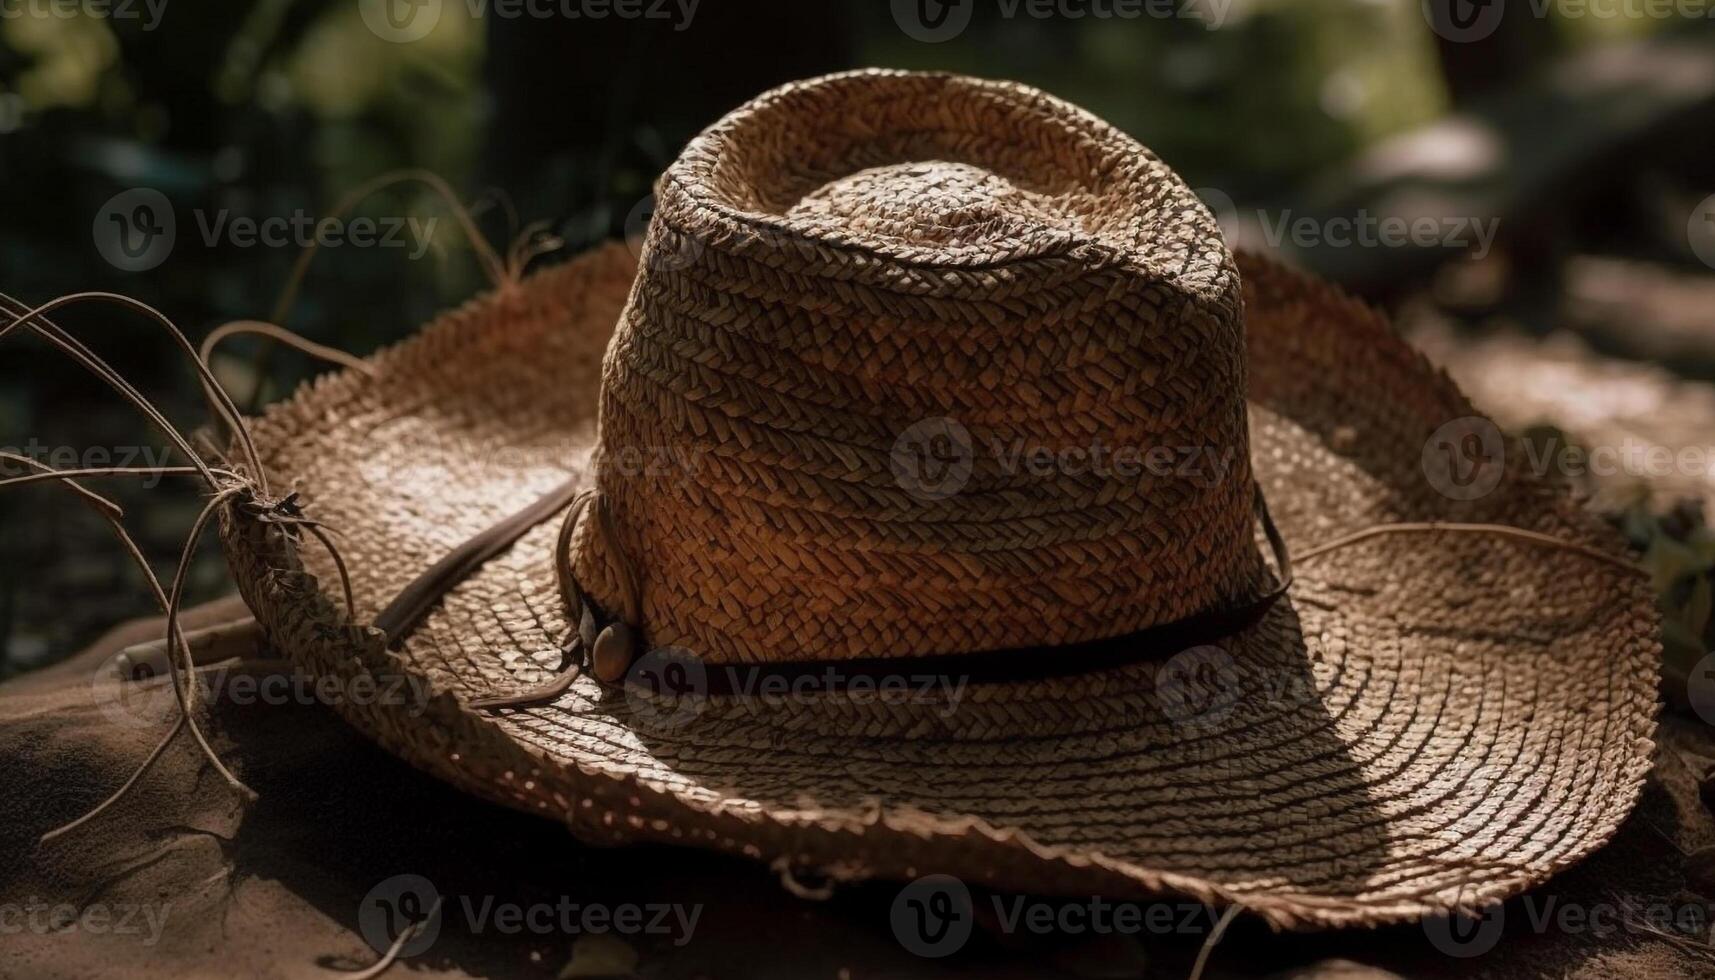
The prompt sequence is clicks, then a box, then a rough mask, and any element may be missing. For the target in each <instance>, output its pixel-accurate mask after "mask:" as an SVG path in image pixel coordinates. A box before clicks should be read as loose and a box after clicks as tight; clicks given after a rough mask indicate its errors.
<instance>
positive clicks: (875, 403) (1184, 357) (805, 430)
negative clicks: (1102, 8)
mask: <svg viewBox="0 0 1715 980" xmlns="http://www.w3.org/2000/svg"><path fill="white" fill-rule="evenodd" d="M878 82H880V83H879V84H878ZM925 161H927V162H925ZM949 161H957V162H949ZM658 187H659V191H658V194H657V203H656V209H655V214H654V217H653V218H652V220H651V222H650V226H649V234H648V238H647V240H646V242H645V247H644V250H643V266H644V268H643V273H642V275H641V276H640V277H639V279H638V282H637V285H636V287H635V289H634V290H633V292H632V295H631V302H630V304H629V305H628V307H627V309H626V314H625V317H624V319H623V320H622V322H621V325H620V329H619V334H618V336H617V338H616V339H615V341H614V343H613V345H612V347H611V348H610V351H609V354H608V359H607V364H606V366H605V369H604V382H605V383H604V385H603V388H602V399H601V420H602V447H603V451H604V454H605V457H604V461H618V464H617V465H604V466H602V468H601V480H600V485H601V488H602V492H603V497H604V499H605V500H606V501H608V502H609V506H610V507H611V508H612V511H613V513H614V515H615V517H616V518H617V523H618V526H619V534H618V537H619V541H620V543H621V544H622V546H623V547H624V548H625V550H626V552H627V553H628V554H629V555H633V556H638V557H639V558H640V559H641V560H642V561H643V563H645V564H646V565H647V567H648V575H647V576H646V583H645V585H644V588H643V590H642V597H641V599H642V601H641V606H642V617H641V618H642V622H641V624H640V625H641V626H642V627H643V631H644V633H645V635H647V636H648V637H649V638H650V640H651V642H653V643H656V644H658V645H675V646H683V647H687V648H689V649H691V650H694V651H696V652H697V653H698V654H699V655H700V656H702V657H704V658H705V659H707V660H710V661H728V660H739V661H742V660H753V659H754V660H818V659H842V658H852V657H876V656H888V655H892V654H905V655H909V654H933V653H957V652H964V651H970V650H986V649H996V648H1002V647H1013V646H1028V645H1039V644H1063V643H1067V642H1071V641H1076V640H1088V639H1093V638H1098V637H1104V636H1111V635H1114V634H1116V633H1126V632H1132V631H1135V630H1138V629H1141V628H1143V627H1147V626H1151V625H1155V624H1158V623H1162V622H1168V621H1172V620H1176V619H1180V618H1183V617H1185V616H1188V615H1191V614H1193V613H1196V612H1199V611H1202V610H1205V609H1209V608H1211V607H1214V606H1220V605H1230V604H1233V603H1235V602H1238V601H1242V600H1243V599H1244V598H1246V597H1248V596H1251V595H1254V594H1255V593H1256V592H1258V591H1260V590H1261V589H1262V588H1263V587H1264V586H1263V581H1264V580H1263V578H1262V577H1261V576H1262V568H1261V563H1260V560H1259V558H1258V556H1257V551H1256V548H1255V546H1254V542H1253V540H1252V533H1251V483H1250V473H1249V467H1248V460H1249V452H1248V447H1247V446H1246V443H1245V405H1244V389H1245V385H1244V351H1243V335H1244V329H1243V321H1242V318H1241V316H1240V310H1239V284H1238V276H1237V274H1236V273H1235V272H1234V270H1233V265H1232V260H1231V258H1230V257H1229V256H1228V254H1227V250H1226V248H1225V247H1224V246H1223V245H1222V244H1221V238H1220V234H1219V232H1218V231H1217V229H1216V227H1215V225H1214V222H1213V221H1212V219H1211V218H1210V217H1209V214H1208V212H1207V211H1206V210H1205V209H1204V208H1203V207H1202V206H1201V205H1200V204H1198V202H1197V199H1196V197H1195V196H1194V195H1193V194H1192V193H1191V191H1190V189H1189V188H1187V187H1186V186H1185V185H1184V183H1183V182H1181V181H1180V180H1179V178H1178V177H1177V176H1175V175H1174V174H1173V173H1172V172H1171V171H1170V170H1168V168H1167V167H1166V166H1165V165H1164V164H1162V163H1161V161H1159V160H1157V159H1156V158H1155V157H1154V156H1153V155H1152V154H1150V153H1149V151H1147V150H1145V149H1143V148H1142V147H1140V146H1138V145H1137V144H1136V143H1135V142H1134V141H1132V140H1131V139H1129V138H1128V137H1126V136H1125V135H1124V134H1122V133H1120V132H1118V131H1117V130H1115V129H1113V128H1112V127H1110V126H1108V125H1107V124H1106V123H1103V122H1101V121H1100V120H1098V119H1096V118H1094V117H1092V116H1090V115H1088V114H1087V113H1084V112H1082V111H1081V110H1078V109H1077V108H1075V107H1073V106H1071V105H1068V104H1066V103H1064V102H1061V101H1059V100H1057V99H1053V98H1051V97H1049V96H1046V95H1044V94H1042V93H1040V92H1035V91H1033V90H1030V89H1026V88H1023V87H1020V86H1017V85H1009V84H1005V83H997V82H985V81H978V80H976V79H969V78H949V77H943V76H933V75H891V76H886V77H885V80H884V81H883V79H882V78H879V77H878V76H876V75H873V74H854V75H844V76H836V77H834V78H831V79H818V80H815V81H811V82H805V83H800V84H796V85H789V86H786V87H784V88H782V89H779V90H777V91H775V92H772V93H769V94H768V95H766V96H763V97H762V98H760V99H757V100H756V101H755V102H752V103H751V104H749V105H747V106H745V107H744V108H742V109H740V110H738V111H737V112H734V113H733V114H731V115H730V116H728V117H727V118H726V119H725V120H723V121H722V122H721V123H719V124H718V125H716V126H715V127H713V128H711V129H710V130H709V131H708V132H706V133H704V134H703V135H702V136H701V137H699V138H698V139H696V140H695V141H693V142H692V143H691V145H690V146H689V147H688V148H687V149H686V150H685V152H684V153H683V154H682V155H681V156H680V157H679V160H678V161H677V162H676V163H675V164H674V165H673V166H672V167H671V168H670V169H669V170H668V171H667V173H666V174H665V175H664V176H663V177H662V179H661V181H660V182H659V185H658ZM937 419H953V420H955V421H956V422H957V423H958V424H959V426H960V429H959V430H958V436H957V437H956V438H957V442H958V444H957V445H955V446H952V447H950V453H949V455H950V457H951V458H953V459H957V460H961V461H963V462H964V463H966V464H968V465H969V466H970V472H969V473H968V474H961V480H960V483H959V485H958V486H957V492H956V493H950V492H947V491H949V490H951V489H952V487H951V486H947V487H942V486H939V485H936V486H924V485H922V484H921V483H920V482H919V481H911V480H907V481H902V480H901V479H900V475H899V472H898V468H897V466H896V464H905V465H917V461H915V460H912V459H910V458H908V457H906V455H905V454H906V453H908V452H909V449H908V447H905V446H900V444H899V440H900V439H901V437H902V435H904V436H905V437H906V438H907V439H909V433H910V432H911V431H912V426H913V425H921V424H931V425H932V424H933V420H937ZM1096 445H1106V446H1108V447H1110V448H1116V447H1152V448H1153V447H1161V448H1162V449H1163V450H1164V451H1168V452H1176V451H1177V450H1179V449H1180V448H1181V447H1196V448H1197V449H1198V450H1202V451H1213V452H1215V453H1216V454H1218V457H1219V458H1230V459H1231V460H1232V462H1233V464H1234V465H1233V469H1232V471H1231V472H1228V473H1225V474H1224V475H1223V476H1222V477H1221V478H1220V479H1218V480H1214V479H1211V480H1200V481H1199V480H1188V479H1177V478H1173V476H1172V474H1166V475H1165V476H1164V477H1163V478H1159V479H1151V478H1143V479H1130V480H1125V479H1117V478H1115V477H1114V476H1113V475H1111V474H1110V473H1107V472H1102V471H1095V472H1092V468H1091V467H1087V466H1075V467H1051V468H1048V470H1049V471H1048V472H1042V468H1037V469H1032V468H1030V467H1023V466H1018V465H1011V466H1008V462H1009V461H1011V460H1013V459H1014V456H1013V455H1012V454H1009V453H1008V452H1007V451H1006V450H1005V449H1003V450H1002V451H1001V452H999V453H996V452H993V451H991V449H992V447H996V446H999V447H1012V446H1017V447H1023V448H1027V449H1028V450H1030V451H1033V452H1040V453H1046V454H1049V455H1050V456H1053V457H1056V458H1058V457H1062V456H1064V455H1065V454H1066V453H1067V452H1070V451H1077V450H1084V449H1089V448H1092V447H1094V446H1096ZM663 447H671V449H672V450H673V451H675V452H677V453H681V454H684V455H685V456H688V457H690V458H692V459H694V460H695V462H696V463H697V466H696V472H695V479H689V480H682V479H663V478H662V477H661V474H660V473H659V472H657V471H655V470H652V469H651V468H650V467H647V466H640V465H634V463H635V461H641V460H649V459H653V458H656V456H657V454H658V453H659V451H660V450H661V449H662V448H663ZM896 449H897V450H898V451H897V452H896ZM1201 460H1202V457H1199V462H1201ZM628 461H629V462H628ZM1175 462H1177V460H1176V461H1175ZM925 490H928V491H931V492H924V491H925ZM580 544H581V546H582V547H581V549H580V552H579V558H580V561H579V565H578V568H579V572H580V577H581V579H582V580H584V581H586V582H589V583H590V586H591V589H592V591H593V593H594V597H595V598H596V600H597V601H598V603H600V604H601V605H602V606H603V607H604V608H607V609H620V608H626V606H625V604H624V603H625V597H624V596H623V595H622V594H621V592H620V587H619V584H618V583H619V582H620V581H621V577H620V576H619V574H618V573H617V568H618V566H616V565H614V564H612V562H611V556H606V555H603V554H600V553H599V550H600V548H601V545H602V544H603V539H602V538H601V537H600V536H598V535H594V534H590V535H584V536H583V537H582V538H581V539H580Z"/></svg>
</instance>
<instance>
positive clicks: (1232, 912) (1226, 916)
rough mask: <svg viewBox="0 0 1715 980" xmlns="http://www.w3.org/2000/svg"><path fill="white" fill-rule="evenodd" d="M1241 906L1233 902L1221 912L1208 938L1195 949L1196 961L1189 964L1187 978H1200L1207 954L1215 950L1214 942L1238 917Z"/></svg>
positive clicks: (1198, 979) (1196, 979)
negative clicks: (1189, 970)
mask: <svg viewBox="0 0 1715 980" xmlns="http://www.w3.org/2000/svg"><path fill="white" fill-rule="evenodd" d="M1242 908H1243V906H1241V905H1238V904H1237V903H1234V904H1232V905H1229V906H1227V910H1226V911H1225V912H1222V913H1221V918H1220V920H1219V921H1217V922H1216V923H1215V928H1213V929H1210V930H1209V938H1207V939H1205V940H1203V947H1202V948H1201V949H1199V950H1197V962H1195V963H1193V964H1192V965H1191V976H1190V977H1189V980H1202V976H1203V969H1204V968H1205V967H1207V966H1208V965H1209V954H1211V953H1213V952H1214V951H1215V946H1216V944H1218V943H1219V942H1220V941H1221V938H1222V937H1223V936H1225V935H1226V934H1227V927H1228V926H1230V925H1232V924H1233V920H1234V919H1236V918H1238V917H1239V911H1240V910H1241V909H1242Z"/></svg>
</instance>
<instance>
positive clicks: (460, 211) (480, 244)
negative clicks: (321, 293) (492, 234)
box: [269, 169, 506, 324]
mask: <svg viewBox="0 0 1715 980" xmlns="http://www.w3.org/2000/svg"><path fill="white" fill-rule="evenodd" d="M413 181H415V182H417V183H421V184H424V185H426V186H427V187H428V188H429V189H430V190H432V191H434V192H435V193H436V194H438V195H439V196H440V197H441V198H442V200H444V201H445V202H446V204H447V208H448V210H450V211H451V212H452V213H453V217H454V219H455V220H456V221H458V223H459V226H460V227H461V228H462V229H463V230H464V233H465V237H466V238H468V239H469V240H470V243H471V247H472V248H474V249H476V252H477V258H478V259H479V260H480V261H481V262H482V264H483V266H484V268H485V270H486V271H487V273H488V277H489V280H490V282H491V283H493V285H494V286H495V288H499V287H500V286H501V285H503V284H504V283H505V282H506V264H505V263H504V262H503V261H502V260H501V258H500V256H499V255H497V254H495V251H494V247H493V246H491V245H489V244H488V239H487V238H485V237H484V236H483V234H482V232H481V231H480V230H478V229H477V227H476V221H475V219H474V218H472V217H471V214H470V210H469V209H468V208H466V207H465V206H464V204H463V203H461V202H460V201H459V199H458V195H457V194H455V193H453V189H452V187H450V186H449V185H448V184H447V182H446V181H445V180H442V179H441V177H440V175H439V174H436V173H434V172H432V171H428V170H420V169H411V170H397V171H391V172H388V173H384V174H381V175H380V176H377V177H373V178H371V179H370V180H368V181H366V182H364V183H363V184H360V185H358V187H357V188H356V189H355V190H353V191H352V192H351V193H349V194H347V195H345V196H344V197H343V198H340V200H339V203H337V204H335V205H334V207H333V210H332V211H330V212H329V213H328V214H327V216H326V217H324V218H323V219H322V220H323V221H331V220H335V219H337V218H339V217H341V216H342V215H344V214H346V213H347V212H349V211H350V210H351V209H352V208H355V207H357V205H358V204H360V203H361V202H362V201H363V199H364V198H366V197H368V196H369V195H371V194H374V193H376V192H377V191H380V190H383V189H385V188H388V187H392V186H393V185H395V184H404V183H410V182H413ZM320 244H321V243H320V241H319V236H317V237H316V238H315V239H312V240H311V242H310V243H309V244H308V245H306V246H304V250H303V251H302V252H300V253H298V260H297V262H295V263H293V265H292V272H291V275H289V276H288V277H287V278H286V285H285V287H284V288H283V289H281V290H280V298H279V299H278V300H276V301H275V303H274V311H273V314H272V315H271V316H270V317H269V319H270V320H272V321H273V322H275V323H282V324H283V323H285V322H286V319H287V317H288V316H289V315H290V313H291V312H292V307H293V306H294V305H295V304H296V303H297V299H298V290H299V289H300V288H301V287H302V286H303V281H304V276H305V275H306V274H308V272H309V270H310V263H311V262H312V261H314V260H315V257H316V252H317V251H318V250H319V248H320Z"/></svg>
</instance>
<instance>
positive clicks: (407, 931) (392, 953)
mask: <svg viewBox="0 0 1715 980" xmlns="http://www.w3.org/2000/svg"><path fill="white" fill-rule="evenodd" d="M442 901H444V899H443V898H436V899H435V904H433V905H431V906H429V914H428V915H426V916H424V917H423V918H422V919H420V920H418V921H416V922H413V923H411V924H410V925H408V926H406V927H405V928H403V929H401V930H399V935H398V936H396V937H394V939H393V943H392V945H390V946H388V947H387V952H385V953H382V954H381V958H380V959H379V960H376V961H375V962H374V964H372V965H371V966H369V967H367V968H365V969H363V970H361V971H359V972H357V973H353V974H350V980H375V978H376V977H378V976H380V975H382V974H383V973H386V972H387V971H388V970H389V969H391V968H392V966H393V964H394V963H397V962H398V961H399V953H400V952H401V951H402V950H404V948H405V944H406V943H409V942H410V941H411V940H413V939H415V938H417V935H418V934H419V933H421V932H422V931H423V928H424V927H425V926H426V925H428V923H430V922H433V921H434V920H435V916H436V914H438V913H439V912H440V911H441V902H442Z"/></svg>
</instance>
